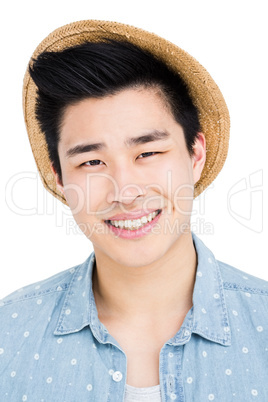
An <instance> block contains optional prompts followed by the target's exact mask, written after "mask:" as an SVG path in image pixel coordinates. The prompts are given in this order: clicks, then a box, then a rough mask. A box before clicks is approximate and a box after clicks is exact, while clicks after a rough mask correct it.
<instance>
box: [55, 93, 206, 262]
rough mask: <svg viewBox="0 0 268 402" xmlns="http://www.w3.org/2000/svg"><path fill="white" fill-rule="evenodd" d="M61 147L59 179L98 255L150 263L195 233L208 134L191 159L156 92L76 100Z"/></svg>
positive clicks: (180, 132)
mask: <svg viewBox="0 0 268 402" xmlns="http://www.w3.org/2000/svg"><path fill="white" fill-rule="evenodd" d="M58 150H59V157H60V163H61V169H62V185H61V184H60V183H58V185H59V187H60V189H61V191H62V192H64V195H65V198H66V200H67V202H68V204H69V206H70V208H71V210H72V213H73V215H74V218H75V220H76V222H77V224H78V225H79V227H80V228H81V230H82V231H83V232H84V233H85V235H86V236H87V237H88V238H89V239H90V240H91V241H92V243H93V246H94V251H95V253H96V257H97V260H98V259H99V260H100V259H101V258H102V259H106V260H110V261H113V262H116V263H117V264H122V265H125V266H137V267H138V266H144V265H148V264H151V263H153V262H154V261H157V260H159V259H160V258H162V257H164V256H167V257H168V254H169V253H172V252H173V251H174V249H175V247H176V244H177V242H178V241H179V238H180V236H181V235H182V233H185V232H187V233H188V234H189V224H190V213H191V210H192V201H193V189H194V183H195V182H196V181H198V179H199V177H200V174H201V171H202V168H203V165H204V161H205V143H204V137H203V135H202V134H201V135H200V136H199V138H198V140H197V141H196V144H195V148H194V150H195V153H194V155H193V157H190V155H189V153H188V151H187V148H186V143H185V139H184V134H183V130H182V128H181V126H180V125H179V124H178V123H177V122H176V121H175V120H174V118H173V116H172V114H171V113H170V112H169V110H168V108H167V106H166V104H165V102H164V101H163V99H162V97H161V96H160V94H159V92H157V91H156V90H153V89H143V88H139V89H127V90H123V91H121V92H119V93H118V94H116V95H112V96H107V97H104V98H101V99H95V98H94V99H86V100H83V101H81V102H79V103H77V104H76V105H72V106H69V107H68V108H67V109H66V111H65V114H64V118H63V122H62V128H61V139H60V142H59V148H58Z"/></svg>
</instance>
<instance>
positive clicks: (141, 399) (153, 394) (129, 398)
mask: <svg viewBox="0 0 268 402" xmlns="http://www.w3.org/2000/svg"><path fill="white" fill-rule="evenodd" d="M124 402H161V393H160V385H155V386H154V387H146V388H136V387H132V386H131V385H126V388H125V399H124Z"/></svg>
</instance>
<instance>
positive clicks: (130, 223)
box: [104, 209, 162, 231]
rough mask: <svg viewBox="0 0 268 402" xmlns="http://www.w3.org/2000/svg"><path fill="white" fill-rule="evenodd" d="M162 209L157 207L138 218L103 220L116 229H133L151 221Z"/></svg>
mask: <svg viewBox="0 0 268 402" xmlns="http://www.w3.org/2000/svg"><path fill="white" fill-rule="evenodd" d="M161 212H162V209H157V210H156V211H154V212H151V213H149V214H148V215H144V216H141V217H140V218H138V219H125V220H109V219H108V220H105V221H104V222H105V223H106V224H107V225H110V226H112V227H114V228H117V229H122V230H130V231H135V230H138V229H141V228H143V227H144V226H146V225H147V224H148V223H150V222H152V221H153V220H154V219H155V218H156V217H157V216H158V215H159V214H160V213H161Z"/></svg>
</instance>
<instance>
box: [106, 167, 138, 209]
mask: <svg viewBox="0 0 268 402" xmlns="http://www.w3.org/2000/svg"><path fill="white" fill-rule="evenodd" d="M136 173H137V172H136ZM139 176H140V175H137V174H135V172H134V170H132V169H130V168H124V167H119V168H118V169H117V170H116V172H113V188H109V190H108V193H107V202H108V203H109V204H112V203H113V202H119V203H122V204H125V205H130V204H132V203H133V202H134V201H135V200H136V199H137V198H138V197H143V196H145V194H146V189H145V186H144V185H143V184H142V181H141V177H139Z"/></svg>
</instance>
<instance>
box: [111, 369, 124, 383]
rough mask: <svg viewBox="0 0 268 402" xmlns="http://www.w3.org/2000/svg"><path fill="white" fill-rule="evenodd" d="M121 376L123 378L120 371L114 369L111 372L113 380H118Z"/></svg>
mask: <svg viewBox="0 0 268 402" xmlns="http://www.w3.org/2000/svg"><path fill="white" fill-rule="evenodd" d="M122 378H123V374H122V373H121V371H115V372H114V373H113V380H114V381H115V382H120V381H121V380H122Z"/></svg>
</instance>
